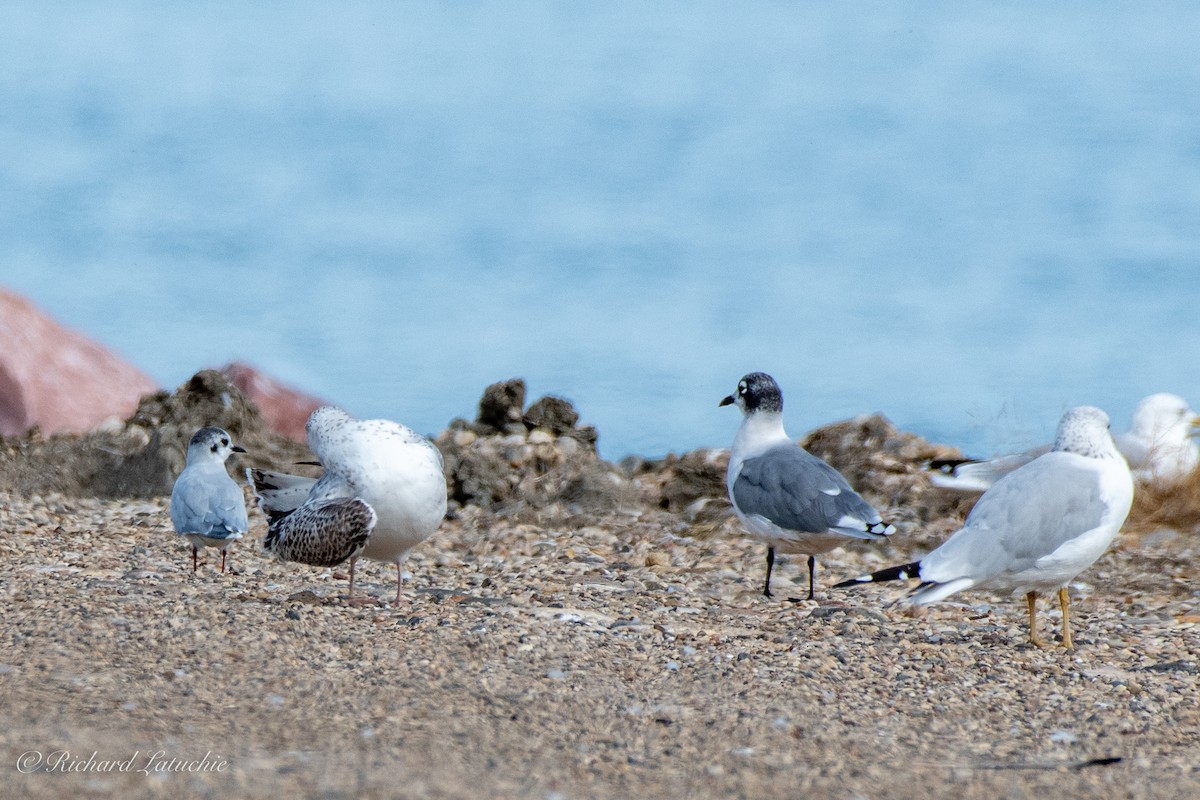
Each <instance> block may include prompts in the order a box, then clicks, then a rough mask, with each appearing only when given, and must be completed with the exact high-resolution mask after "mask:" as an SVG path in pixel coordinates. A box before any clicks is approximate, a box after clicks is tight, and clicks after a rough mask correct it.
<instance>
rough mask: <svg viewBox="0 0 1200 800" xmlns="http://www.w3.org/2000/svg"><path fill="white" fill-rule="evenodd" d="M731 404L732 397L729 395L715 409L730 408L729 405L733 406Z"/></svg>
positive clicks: (732, 401)
mask: <svg viewBox="0 0 1200 800" xmlns="http://www.w3.org/2000/svg"><path fill="white" fill-rule="evenodd" d="M733 403H734V400H733V395H729V396H728V397H726V398H725V399H724V400H722V401H721V402H719V403H717V408H720V407H721V406H731V405H733Z"/></svg>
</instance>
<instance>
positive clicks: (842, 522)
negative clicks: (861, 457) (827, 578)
mask: <svg viewBox="0 0 1200 800" xmlns="http://www.w3.org/2000/svg"><path fill="white" fill-rule="evenodd" d="M731 493H732V495H733V502H734V504H735V505H736V506H737V508H738V510H739V511H741V512H742V513H743V514H746V515H758V516H761V517H764V518H766V519H768V520H770V521H771V522H772V523H774V524H775V525H778V526H779V527H780V528H783V529H784V530H789V531H801V532H805V533H824V532H826V531H830V530H833V531H837V532H838V533H843V534H845V535H847V536H854V537H857V538H862V539H874V538H878V537H879V536H880V535H882V531H880V532H869V530H868V529H870V528H872V527H873V526H875V525H879V524H881V523H882V520H881V519H880V517H879V512H877V511H876V510H875V509H874V508H872V507H871V506H870V504H869V503H867V501H866V500H863V499H862V498H861V497H859V496H858V494H857V493H856V492H855V491H854V490H853V489H851V488H850V484H849V483H847V482H846V479H845V478H843V477H842V476H841V473H839V472H838V471H837V470H835V469H834V468H833V467H831V466H829V465H828V464H826V463H825V462H824V461H822V460H821V459H819V458H817V457H816V456H814V455H812V454H811V453H809V452H808V451H806V450H804V448H802V447H799V446H797V445H793V444H790V443H789V444H784V445H780V446H779V447H773V448H771V449H770V450H768V451H766V452H765V453H763V454H762V455H760V456H756V457H755V458H748V459H746V460H745V461H744V462H742V469H741V471H740V472H739V473H738V476H737V479H736V480H735V481H734V482H733V487H732V490H731Z"/></svg>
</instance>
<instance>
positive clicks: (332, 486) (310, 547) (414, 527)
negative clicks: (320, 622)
mask: <svg viewBox="0 0 1200 800" xmlns="http://www.w3.org/2000/svg"><path fill="white" fill-rule="evenodd" d="M305 431H306V433H307V435H308V446H309V448H310V449H311V450H312V451H313V453H314V454H316V456H317V458H318V459H320V464H321V466H322V468H323V469H324V474H323V475H322V476H321V478H320V479H313V478H302V477H299V476H296V475H288V474H285V473H280V472H270V471H267V470H260V469H251V470H247V475H248V477H249V478H250V482H251V484H252V485H253V487H254V491H255V494H256V495H257V496H258V499H259V505H260V507H261V508H262V509H263V511H264V512H265V513H266V514H267V516H268V519H269V520H270V525H269V528H268V531H267V536H266V538H265V539H264V540H263V547H264V548H265V549H266V550H267V551H268V552H271V553H273V554H274V555H276V556H277V557H279V558H281V559H283V560H285V561H298V562H300V563H303V564H312V565H314V566H333V565H334V564H338V563H341V562H342V561H345V560H346V559H349V560H350V589H349V593H348V595H349V598H350V599H351V600H353V598H354V564H355V562H356V561H357V560H358V558H359V557H360V556H365V557H366V558H371V559H375V560H377V561H389V562H391V563H393V564H395V565H396V602H397V603H398V602H399V601H400V582H401V581H400V564H401V562H403V560H404V557H405V556H406V555H408V551H409V550H411V549H412V548H413V547H414V546H416V545H417V544H419V543H421V542H422V541H424V540H425V539H427V538H428V537H429V536H430V534H432V533H433V532H434V530H436V529H437V527H438V525H439V524H441V521H442V518H443V517H444V516H445V515H446V479H445V477H444V476H443V474H442V456H441V453H440V452H438V449H437V448H436V447H434V445H433V443H432V442H430V441H429V440H428V439H426V438H425V437H424V436H420V435H418V434H416V433H414V432H413V431H412V430H410V429H409V428H407V427H405V426H404V425H401V424H399V423H396V422H391V421H388V420H383V419H370V420H357V419H354V418H353V417H351V416H350V415H348V414H347V413H346V412H345V411H342V410H341V409H340V408H334V407H332V406H322V407H321V408H318V409H317V410H316V411H314V412H313V413H312V416H310V417H309V419H308V424H307V425H306V426H305Z"/></svg>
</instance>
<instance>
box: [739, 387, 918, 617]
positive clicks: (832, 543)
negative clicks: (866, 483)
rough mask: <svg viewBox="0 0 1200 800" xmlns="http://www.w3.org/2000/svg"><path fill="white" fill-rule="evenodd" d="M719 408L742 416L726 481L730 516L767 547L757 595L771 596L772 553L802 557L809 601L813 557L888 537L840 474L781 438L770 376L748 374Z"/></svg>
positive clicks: (779, 404) (779, 409)
mask: <svg viewBox="0 0 1200 800" xmlns="http://www.w3.org/2000/svg"><path fill="white" fill-rule="evenodd" d="M720 405H722V406H727V405H736V406H737V407H738V408H740V409H741V410H742V414H743V417H742V425H741V427H740V428H738V432H737V436H736V437H735V438H734V440H733V448H732V449H731V450H730V452H729V471H728V472H727V474H726V482H727V487H728V489H729V499H730V501H731V502H732V503H733V510H734V512H735V513H736V514H737V516H738V519H740V520H741V522H742V525H743V526H744V527H745V528H746V530H747V531H749V532H750V533H751V534H752V535H754V536H755V537H757V538H759V539H761V540H762V541H763V542H765V543H766V545H767V577H766V581H765V582H764V583H763V594H764V595H765V596H767V597H771V570H772V568H773V567H774V565H775V552H776V551H779V552H781V553H798V554H801V555H807V556H808V599H810V600H811V599H813V582H814V576H815V573H816V556H817V554H819V553H826V552H828V551H830V550H832V549H833V548H835V547H838V546H840V545H843V544H846V543H847V542H849V541H852V540H854V539H883V538H884V537H886V536H889V535H891V534H893V533H895V531H896V529H895V528H894V527H893V526H891V525H888V524H887V523H885V522H884V521H883V519H882V518H881V517H880V515H879V512H878V511H876V510H875V509H874V508H872V507H871V505H870V504H869V503H868V502H867V501H866V500H863V499H862V497H860V496H859V495H858V494H857V493H856V492H855V491H854V490H853V489H852V488H850V484H849V483H847V482H846V479H845V478H843V477H842V475H841V473H839V472H838V471H837V470H835V469H834V468H833V467H831V466H829V465H828V464H826V463H825V462H824V461H822V460H821V459H819V458H817V457H816V456H814V455H812V454H811V453H809V452H808V451H807V450H805V449H804V448H802V447H800V445H798V444H796V443H795V442H793V441H792V440H791V439H790V438H788V435H787V432H786V431H785V430H784V428H783V394H782V392H780V390H779V384H777V383H776V382H775V379H774V378H772V377H771V376H770V375H767V374H766V373H765V372H751V373H750V374H748V375H746V376H745V377H743V378H742V379H741V381H739V382H738V387H737V392H736V393H735V394H732V395H729V396H728V397H726V398H725V399H723V400H722V401H721V402H720ZM789 599H796V598H789Z"/></svg>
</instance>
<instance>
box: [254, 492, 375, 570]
mask: <svg viewBox="0 0 1200 800" xmlns="http://www.w3.org/2000/svg"><path fill="white" fill-rule="evenodd" d="M374 527H375V511H374V509H372V508H371V506H369V505H368V504H367V503H366V502H365V501H363V500H361V499H359V498H357V497H356V498H352V499H336V500H322V501H319V502H315V503H306V504H304V505H303V506H301V507H300V508H298V509H296V510H295V511H293V512H291V513H290V514H287V515H286V516H283V517H280V518H278V519H275V520H272V521H271V524H270V526H269V527H268V528H267V535H266V538H264V539H263V549H264V550H266V551H267V552H269V553H272V554H274V555H275V556H276V557H278V558H280V559H282V560H284V561H295V562H298V563H301V564H310V565H312V566H314V567H332V566H335V565H337V564H340V563H342V562H343V561H345V560H346V559H348V558H355V557H357V556H358V554H359V553H361V552H362V551H363V548H364V547H366V546H367V540H368V539H369V538H370V536H371V530H372V529H373V528H374Z"/></svg>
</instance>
